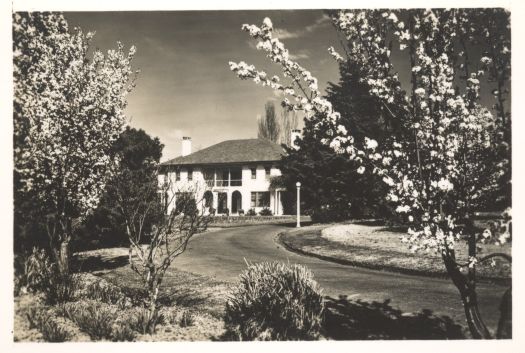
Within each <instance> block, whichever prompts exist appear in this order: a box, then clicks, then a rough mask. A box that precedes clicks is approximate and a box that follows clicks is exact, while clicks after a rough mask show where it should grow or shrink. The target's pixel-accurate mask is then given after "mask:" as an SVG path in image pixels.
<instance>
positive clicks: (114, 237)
mask: <svg viewBox="0 0 525 353" xmlns="http://www.w3.org/2000/svg"><path fill="white" fill-rule="evenodd" d="M163 147H164V146H163V145H162V144H161V143H160V141H159V139H158V138H157V137H155V138H152V137H151V136H149V135H148V134H147V133H146V132H145V131H144V130H142V129H135V128H132V127H129V126H127V127H126V129H125V130H124V131H123V132H122V134H121V135H120V136H119V138H118V139H117V140H116V141H115V144H114V145H113V149H112V153H113V154H115V155H117V156H119V160H120V163H119V165H118V169H117V170H116V174H117V176H116V177H114V178H112V179H111V180H110V181H109V182H108V185H107V186H106V188H107V189H109V190H111V189H112V188H114V187H115V179H122V177H126V178H128V180H129V185H128V186H129V188H127V189H126V192H128V193H131V194H132V195H133V194H140V193H141V186H142V185H144V184H147V183H148V182H150V180H148V178H149V177H150V175H151V173H149V170H150V169H151V168H154V166H155V165H156V163H158V162H159V160H160V157H161V156H162V149H163ZM151 222H152V220H151V219H149V220H146V224H145V226H146V227H147V228H149V227H150V226H151ZM79 233H80V234H81V237H82V238H83V239H82V240H85V241H88V240H90V241H91V242H94V241H96V243H97V246H99V247H100V246H108V245H124V244H127V243H128V238H127V235H126V224H125V221H124V217H123V215H122V214H121V212H119V209H118V207H117V205H116V202H115V200H114V199H113V198H112V195H111V192H109V193H108V192H106V193H104V194H103V195H102V197H101V199H100V203H99V205H98V207H97V208H96V209H95V210H94V212H93V213H92V214H91V215H89V216H88V217H87V219H86V222H85V226H84V227H82V228H81V229H80V231H79Z"/></svg>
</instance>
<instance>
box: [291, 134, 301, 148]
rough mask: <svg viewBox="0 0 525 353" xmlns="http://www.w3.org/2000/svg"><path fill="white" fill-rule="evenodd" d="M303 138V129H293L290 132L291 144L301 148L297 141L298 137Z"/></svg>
mask: <svg viewBox="0 0 525 353" xmlns="http://www.w3.org/2000/svg"><path fill="white" fill-rule="evenodd" d="M300 138H301V130H292V132H291V134H290V146H291V147H293V148H295V149H299V145H298V144H297V142H296V139H300Z"/></svg>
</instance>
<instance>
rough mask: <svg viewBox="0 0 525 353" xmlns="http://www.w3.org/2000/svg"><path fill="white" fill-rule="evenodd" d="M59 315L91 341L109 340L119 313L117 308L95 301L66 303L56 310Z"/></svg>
mask: <svg viewBox="0 0 525 353" xmlns="http://www.w3.org/2000/svg"><path fill="white" fill-rule="evenodd" d="M58 312H59V313H60V315H62V316H64V317H65V318H67V319H69V320H71V321H73V322H74V323H75V324H77V326H78V327H79V328H80V329H81V330H82V331H84V332H86V333H87V334H88V335H89V336H90V337H91V338H92V339H95V340H100V339H111V338H112V332H113V324H114V321H115V319H116V317H117V315H118V313H119V309H118V307H117V306H114V305H109V304H105V303H101V302H98V301H96V300H90V299H87V300H80V301H77V302H68V303H64V304H62V305H61V306H60V307H59V308H58Z"/></svg>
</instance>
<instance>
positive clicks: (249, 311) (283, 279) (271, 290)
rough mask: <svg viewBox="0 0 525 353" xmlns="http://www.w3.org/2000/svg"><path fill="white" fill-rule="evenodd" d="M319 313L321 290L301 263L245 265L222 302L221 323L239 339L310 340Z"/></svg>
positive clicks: (314, 335)
mask: <svg viewBox="0 0 525 353" xmlns="http://www.w3.org/2000/svg"><path fill="white" fill-rule="evenodd" d="M322 315H323V299H322V296H321V289H320V288H319V286H318V284H317V282H316V281H315V280H314V279H313V276H312V273H311V272H310V270H308V269H307V268H306V267H304V266H301V265H289V264H283V263H279V262H270V263H259V264H249V265H248V269H247V270H245V271H244V272H243V273H242V274H241V275H240V276H239V284H238V285H237V287H235V288H234V290H233V292H232V293H231V294H230V296H229V298H228V300H227V303H226V314H225V322H226V328H227V330H228V332H229V334H230V335H231V336H233V337H234V338H237V339H240V340H312V339H316V338H318V336H319V330H320V328H321V323H322Z"/></svg>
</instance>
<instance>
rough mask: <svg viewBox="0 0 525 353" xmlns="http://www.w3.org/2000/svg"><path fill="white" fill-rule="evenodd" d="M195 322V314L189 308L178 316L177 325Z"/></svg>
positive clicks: (187, 324)
mask: <svg viewBox="0 0 525 353" xmlns="http://www.w3.org/2000/svg"><path fill="white" fill-rule="evenodd" d="M194 324H195V316H194V315H193V313H192V312H191V311H190V310H184V311H183V312H182V314H181V316H180V320H179V326H180V327H189V326H193V325H194Z"/></svg>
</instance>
